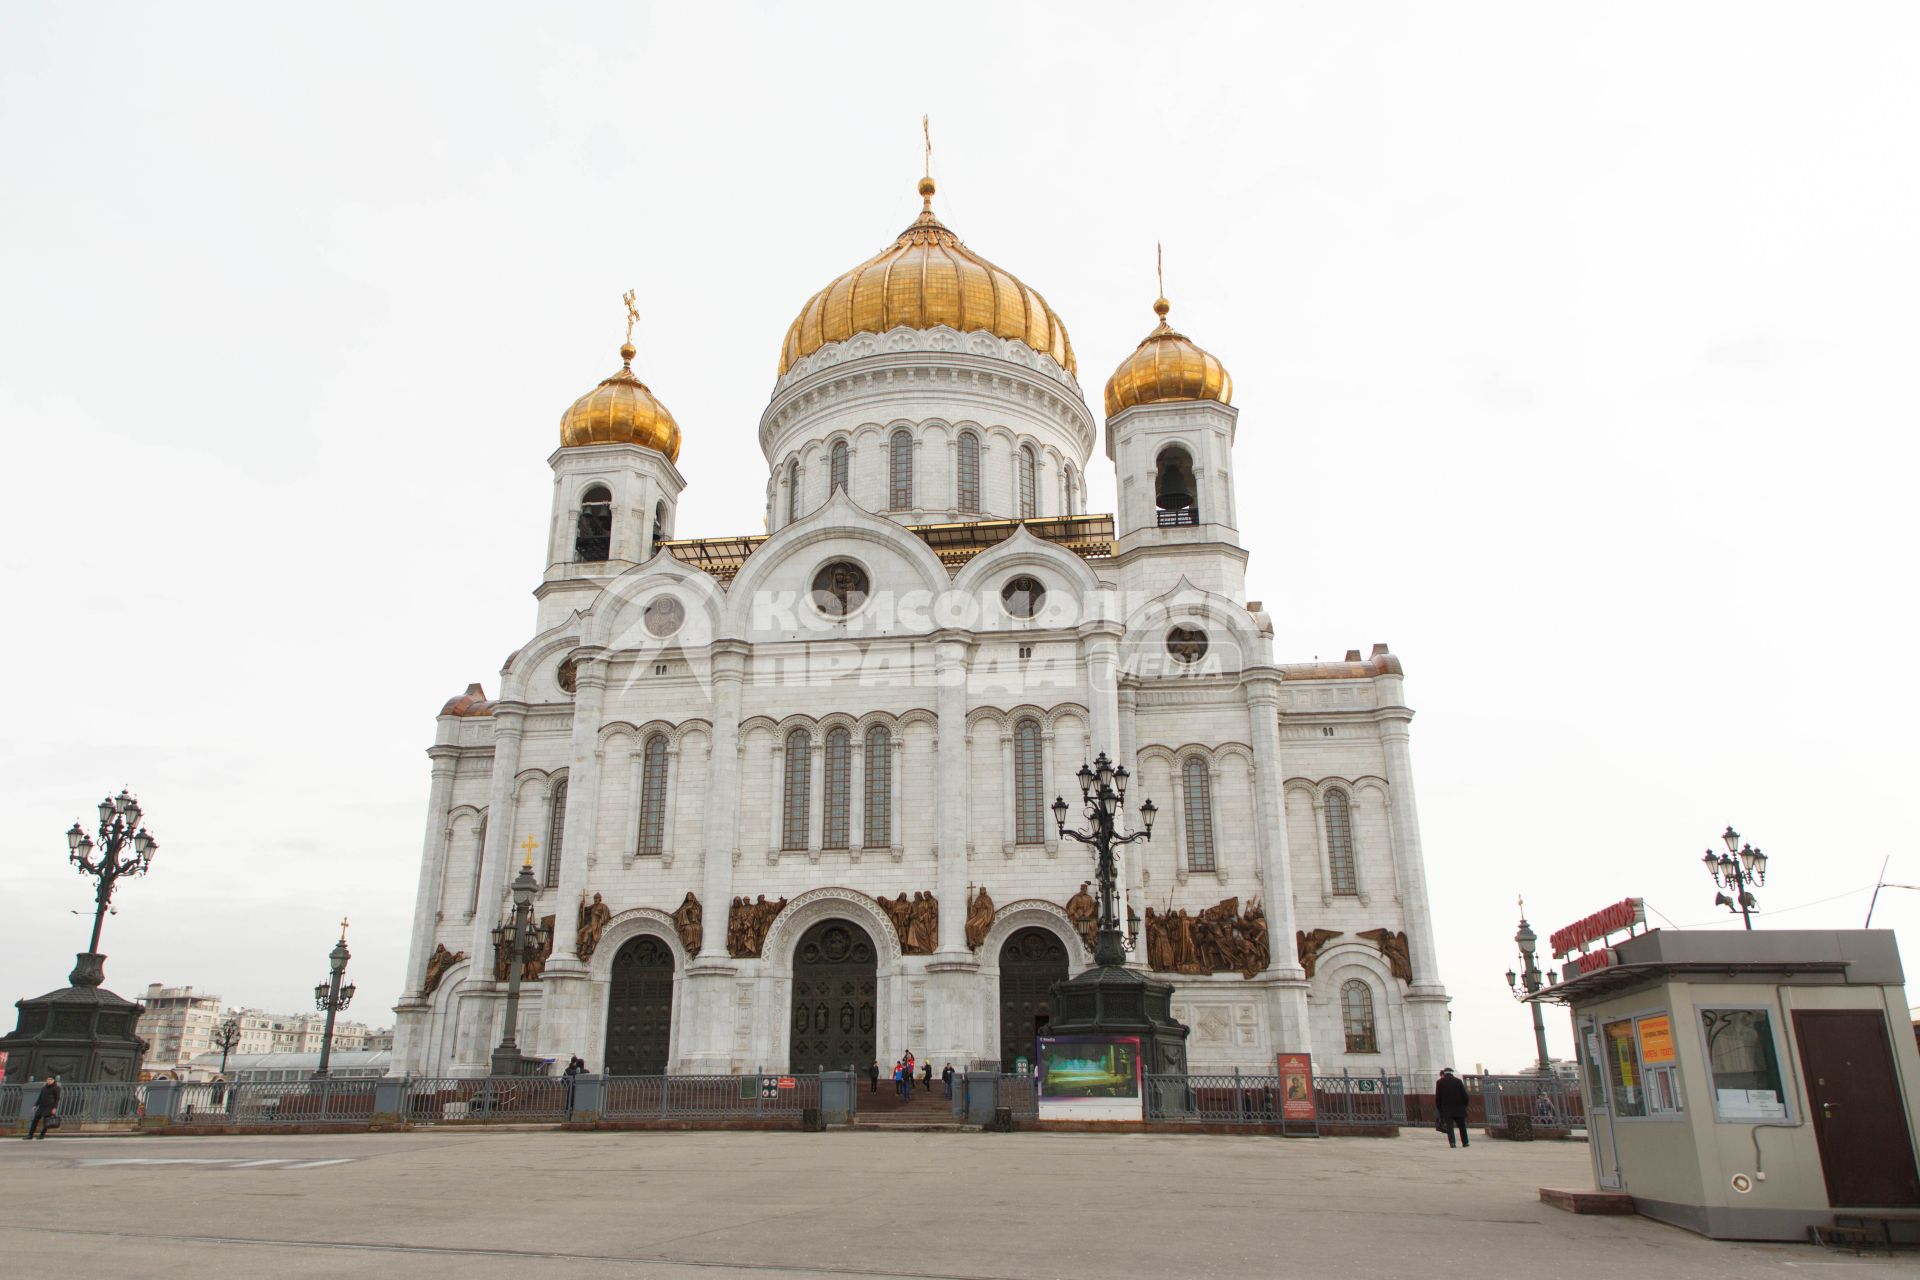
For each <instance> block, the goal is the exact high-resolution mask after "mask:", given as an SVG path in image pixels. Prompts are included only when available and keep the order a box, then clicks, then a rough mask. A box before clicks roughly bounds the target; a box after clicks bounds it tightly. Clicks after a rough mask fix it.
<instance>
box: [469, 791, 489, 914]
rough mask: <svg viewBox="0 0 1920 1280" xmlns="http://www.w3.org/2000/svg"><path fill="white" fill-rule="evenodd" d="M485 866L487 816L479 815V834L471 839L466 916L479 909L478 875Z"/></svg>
mask: <svg viewBox="0 0 1920 1280" xmlns="http://www.w3.org/2000/svg"><path fill="white" fill-rule="evenodd" d="M486 865H487V815H486V814H484V813H483V814H481V815H480V833H479V834H478V835H476V836H475V837H474V838H473V893H472V894H471V895H470V896H469V897H468V899H467V914H468V915H472V914H473V913H474V912H476V911H478V910H479V909H480V875H481V873H482V872H483V871H485V870H486Z"/></svg>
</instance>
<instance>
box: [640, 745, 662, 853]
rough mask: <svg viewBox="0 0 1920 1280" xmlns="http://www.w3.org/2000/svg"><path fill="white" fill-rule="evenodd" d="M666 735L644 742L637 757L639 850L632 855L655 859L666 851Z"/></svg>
mask: <svg viewBox="0 0 1920 1280" xmlns="http://www.w3.org/2000/svg"><path fill="white" fill-rule="evenodd" d="M666 823H667V735H666V734H664V733H656V734H654V735H653V736H652V737H650V738H648V739H647V745H646V747H645V748H644V749H643V750H642V751H641V753H640V847H639V848H638V849H636V850H635V851H634V852H635V853H637V854H639V855H640V856H641V857H645V858H657V857H659V856H660V855H661V854H662V853H664V852H665V851H666V847H667V830H666Z"/></svg>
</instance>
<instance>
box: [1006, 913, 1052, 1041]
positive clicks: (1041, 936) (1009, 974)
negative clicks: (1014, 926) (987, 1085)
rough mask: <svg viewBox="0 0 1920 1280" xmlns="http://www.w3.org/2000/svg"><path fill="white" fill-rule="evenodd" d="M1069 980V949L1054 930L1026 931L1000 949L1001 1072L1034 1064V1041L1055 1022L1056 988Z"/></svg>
mask: <svg viewBox="0 0 1920 1280" xmlns="http://www.w3.org/2000/svg"><path fill="white" fill-rule="evenodd" d="M1066 976H1067V947H1066V944H1065V943H1063V942H1061V941H1060V939H1059V938H1058V937H1056V936H1055V935H1054V933H1053V931H1052V930H1050V929H1022V930H1020V931H1019V932H1018V933H1016V934H1014V935H1013V936H1012V937H1011V938H1008V939H1007V941H1006V945H1004V946H1002V947H1001V948H1000V1069H1001V1070H1002V1071H1012V1070H1013V1069H1014V1059H1015V1058H1025V1059H1026V1060H1027V1063H1028V1065H1029V1066H1031V1065H1032V1063H1033V1055H1034V1052H1035V1049H1034V1040H1035V1038H1036V1037H1037V1036H1038V1035H1039V1034H1040V1030H1041V1028H1043V1027H1045V1026H1046V1025H1047V1023H1048V1022H1050V1021H1052V1020H1053V984H1054V983H1056V982H1062V981H1065V979H1066Z"/></svg>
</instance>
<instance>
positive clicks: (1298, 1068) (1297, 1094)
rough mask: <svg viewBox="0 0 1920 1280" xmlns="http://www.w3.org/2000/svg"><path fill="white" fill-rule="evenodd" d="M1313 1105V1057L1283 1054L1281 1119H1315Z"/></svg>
mask: <svg viewBox="0 0 1920 1280" xmlns="http://www.w3.org/2000/svg"><path fill="white" fill-rule="evenodd" d="M1314 1114H1315V1112H1314V1105H1313V1055H1312V1054H1309V1053H1283V1054H1281V1055H1280V1118H1281V1119H1282V1120H1311V1119H1313V1118H1314Z"/></svg>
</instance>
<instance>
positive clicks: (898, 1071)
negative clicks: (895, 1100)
mask: <svg viewBox="0 0 1920 1280" xmlns="http://www.w3.org/2000/svg"><path fill="white" fill-rule="evenodd" d="M893 1087H894V1088H896V1089H898V1090H899V1091H900V1101H902V1102H905V1101H906V1100H907V1099H908V1097H909V1096H910V1095H911V1094H912V1093H913V1077H912V1076H910V1075H908V1074H907V1064H906V1063H904V1062H896V1063H894V1064H893Z"/></svg>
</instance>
